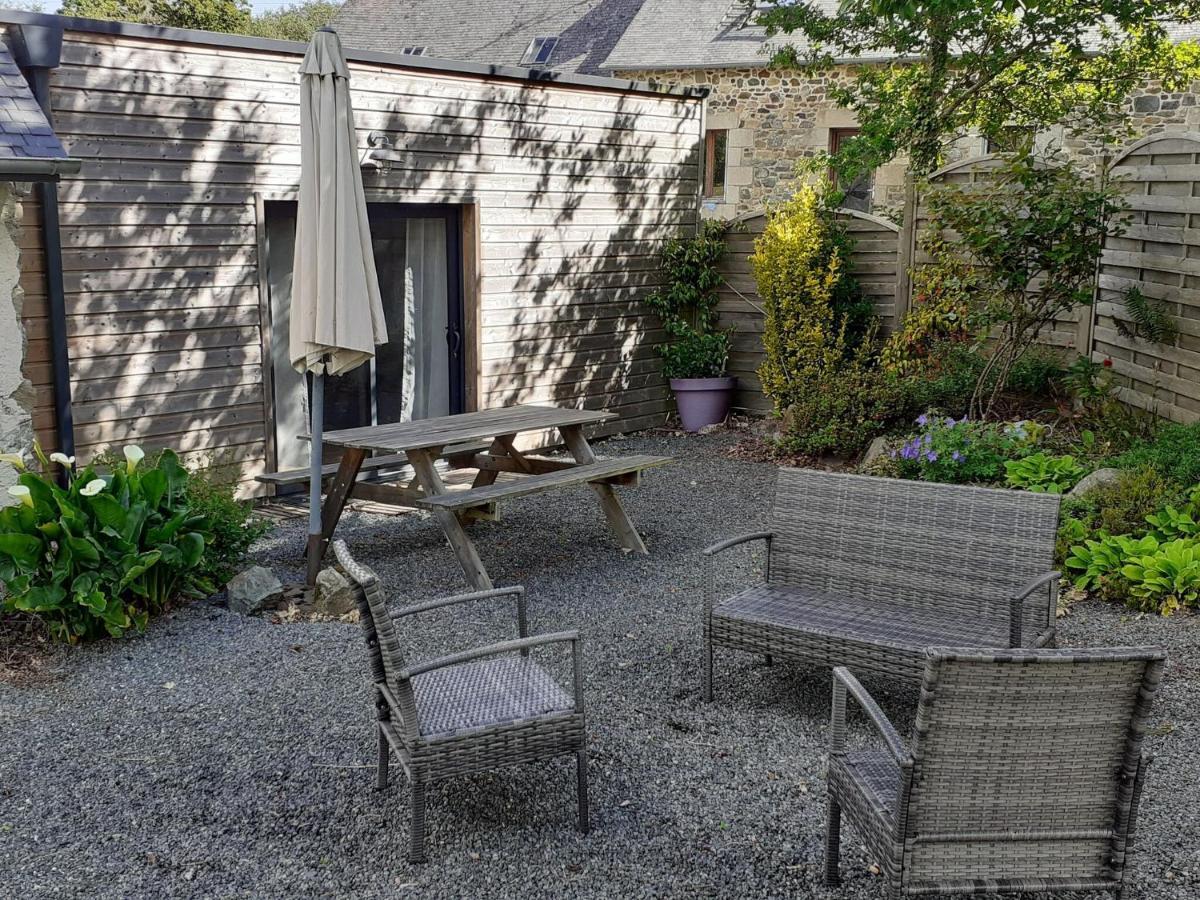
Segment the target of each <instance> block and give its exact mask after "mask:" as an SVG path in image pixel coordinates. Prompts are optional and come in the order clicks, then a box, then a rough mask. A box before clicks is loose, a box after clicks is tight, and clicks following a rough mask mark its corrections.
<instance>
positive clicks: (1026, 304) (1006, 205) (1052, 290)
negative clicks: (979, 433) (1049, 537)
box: [928, 155, 1120, 419]
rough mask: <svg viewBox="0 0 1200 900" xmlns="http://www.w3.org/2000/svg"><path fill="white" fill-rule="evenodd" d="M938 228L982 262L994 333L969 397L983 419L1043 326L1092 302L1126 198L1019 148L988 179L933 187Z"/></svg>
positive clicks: (987, 318) (986, 312)
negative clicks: (1118, 211) (953, 235)
mask: <svg viewBox="0 0 1200 900" xmlns="http://www.w3.org/2000/svg"><path fill="white" fill-rule="evenodd" d="M928 199H929V206H930V217H931V220H932V223H933V225H932V227H933V228H934V229H936V230H939V231H941V230H949V231H953V232H955V233H956V234H957V235H958V236H959V239H960V244H961V247H962V248H963V250H965V251H966V252H968V253H969V254H970V255H971V257H972V259H973V260H974V261H975V263H976V264H977V267H978V268H977V270H976V271H977V272H978V274H979V275H980V276H981V277H980V280H979V282H978V287H979V294H980V299H981V300H982V302H983V304H984V309H983V320H984V322H985V324H986V326H987V327H988V329H989V332H990V335H991V337H992V339H993V344H992V348H991V353H990V355H989V356H988V358H987V360H986V362H985V364H984V367H983V370H982V371H981V373H980V377H979V382H978V384H977V386H976V389H975V392H974V394H973V396H972V399H971V415H972V417H973V418H980V419H985V418H987V417H988V416H989V415H990V414H991V413H992V410H993V408H994V407H995V404H996V400H997V399H998V397H999V395H1000V393H1001V392H1002V391H1003V390H1004V386H1005V385H1006V384H1007V382H1008V377H1009V372H1010V371H1011V369H1012V367H1013V365H1014V364H1015V363H1016V362H1017V361H1018V360H1019V359H1021V357H1022V356H1023V355H1024V354H1025V352H1026V351H1027V350H1028V349H1029V348H1030V347H1031V346H1032V345H1033V343H1034V342H1035V341H1036V339H1037V336H1038V334H1039V333H1040V332H1042V331H1043V330H1045V329H1047V328H1048V327H1049V326H1050V325H1051V324H1052V323H1053V322H1054V320H1055V319H1057V318H1061V317H1063V316H1065V315H1066V314H1067V313H1069V312H1070V311H1071V310H1073V309H1074V308H1075V307H1077V306H1080V305H1085V304H1090V303H1091V300H1092V283H1093V280H1094V278H1095V271H1096V264H1097V261H1098V260H1099V258H1100V251H1101V248H1102V243H1103V239H1104V237H1105V235H1106V233H1107V234H1114V233H1115V234H1119V233H1120V227H1119V226H1118V225H1115V224H1113V223H1112V222H1111V219H1112V215H1113V213H1114V212H1115V210H1116V209H1117V208H1118V204H1119V202H1120V200H1119V195H1118V194H1117V192H1116V191H1115V189H1114V188H1113V187H1112V186H1111V185H1107V184H1102V185H1097V184H1096V183H1095V181H1094V180H1093V179H1092V178H1090V177H1088V176H1087V175H1086V174H1084V173H1083V172H1081V171H1079V170H1078V169H1077V168H1076V167H1075V166H1074V164H1072V163H1069V162H1059V163H1057V164H1054V165H1051V164H1049V161H1045V160H1040V159H1037V158H1035V157H1032V156H1027V155H1018V156H1015V157H1013V158H1011V159H1009V160H1007V161H1006V162H1005V164H1004V165H1003V166H1002V167H1001V168H1000V169H998V170H997V171H996V174H995V177H994V178H993V179H991V180H989V181H983V182H977V183H975V184H970V185H943V186H940V187H938V188H937V189H934V190H932V191H931V192H930V194H929V198H928Z"/></svg>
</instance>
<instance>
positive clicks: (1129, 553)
mask: <svg viewBox="0 0 1200 900" xmlns="http://www.w3.org/2000/svg"><path fill="white" fill-rule="evenodd" d="M1157 549H1158V539H1157V538H1155V537H1153V536H1152V535H1143V536H1142V537H1140V538H1133V537H1130V536H1129V535H1127V534H1118V535H1109V534H1105V535H1101V536H1100V537H1098V538H1096V539H1095V540H1085V541H1084V542H1083V543H1082V544H1078V545H1076V546H1074V547H1072V548H1071V551H1070V553H1069V554H1068V556H1067V558H1066V562H1065V563H1064V564H1065V565H1066V567H1067V569H1069V570H1070V571H1071V572H1073V573H1075V587H1077V588H1079V589H1081V590H1098V591H1100V592H1101V593H1113V592H1115V593H1117V594H1118V595H1121V594H1124V592H1125V591H1126V590H1127V585H1125V584H1123V583H1121V582H1120V581H1119V576H1120V574H1121V569H1122V568H1124V566H1125V564H1126V561H1127V560H1129V559H1133V558H1134V557H1136V556H1140V555H1142V554H1146V553H1153V552H1154V551H1156V550H1157ZM1114 582H1115V583H1114Z"/></svg>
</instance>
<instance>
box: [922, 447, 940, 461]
mask: <svg viewBox="0 0 1200 900" xmlns="http://www.w3.org/2000/svg"><path fill="white" fill-rule="evenodd" d="M925 458H926V459H927V460H929V461H930V462H937V460H938V455H937V451H936V450H930V451H929V452H928V453H926V454H925Z"/></svg>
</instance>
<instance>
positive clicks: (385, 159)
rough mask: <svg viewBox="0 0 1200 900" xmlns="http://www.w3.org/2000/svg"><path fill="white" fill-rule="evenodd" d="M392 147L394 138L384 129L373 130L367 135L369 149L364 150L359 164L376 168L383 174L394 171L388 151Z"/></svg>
mask: <svg viewBox="0 0 1200 900" xmlns="http://www.w3.org/2000/svg"><path fill="white" fill-rule="evenodd" d="M391 149H392V139H391V138H390V137H388V136H387V134H385V133H384V132H382V131H372V132H371V133H370V134H368V135H367V149H366V150H364V151H363V155H362V160H361V161H360V162H359V166H360V167H361V168H364V169H375V170H376V171H377V172H379V173H380V174H381V175H386V174H387V173H388V172H390V171H392V160H391V157H390V156H389V155H388V151H389V150H391Z"/></svg>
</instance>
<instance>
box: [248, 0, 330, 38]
mask: <svg viewBox="0 0 1200 900" xmlns="http://www.w3.org/2000/svg"><path fill="white" fill-rule="evenodd" d="M341 8H342V5H341V4H340V3H330V2H328V0H308V2H304V3H293V4H292V5H290V6H284V7H282V8H280V9H276V10H273V11H271V12H265V13H261V14H259V15H257V16H255V17H254V18H253V19H252V20H251V21H250V24H249V26H248V27H247V29H246V34H252V35H255V36H256V37H264V38H275V39H277V40H281V41H308V40H311V39H312V36H313V32H315V31H316V30H317V29H318V28H324V27H325V26H326V25H328V24H329V23H330V22H332V21H333V18H334V16H336V15H337V14H338V10H340V9H341Z"/></svg>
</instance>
